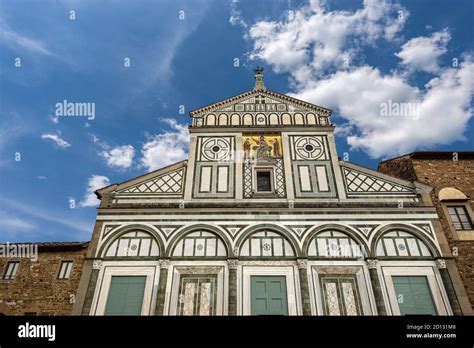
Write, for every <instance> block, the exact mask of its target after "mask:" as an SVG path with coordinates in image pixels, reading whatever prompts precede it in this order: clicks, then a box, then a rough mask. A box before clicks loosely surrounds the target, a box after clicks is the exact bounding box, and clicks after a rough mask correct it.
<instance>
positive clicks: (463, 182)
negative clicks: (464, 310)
mask: <svg viewBox="0 0 474 348" xmlns="http://www.w3.org/2000/svg"><path fill="white" fill-rule="evenodd" d="M420 157H422V158H417V156H416V153H415V155H414V156H411V155H406V156H403V157H399V158H395V159H392V160H388V161H385V162H381V163H380V164H379V171H381V172H383V173H385V174H388V175H394V176H397V177H399V178H402V179H407V180H417V181H420V182H422V183H425V184H428V185H430V186H433V187H434V189H433V191H432V192H431V198H432V200H433V203H434V204H435V206H436V210H437V213H438V215H439V220H440V222H441V225H442V228H443V230H444V232H445V235H446V238H447V240H448V243H449V246H450V248H451V250H453V248H457V254H458V255H457V256H455V261H456V266H457V268H458V270H459V273H460V275H461V279H462V281H463V283H464V287H465V289H466V292H467V295H468V297H469V300H470V302H471V305H474V241H465V240H463V241H459V240H454V237H453V233H452V231H451V228H450V227H449V223H450V219H449V217H448V218H447V217H446V216H445V213H444V211H443V209H442V206H441V204H440V202H439V200H438V193H439V191H440V190H441V189H443V188H445V187H454V188H456V189H458V190H460V191H462V192H463V193H464V194H465V195H466V196H467V197H468V198H469V204H470V206H471V209H474V159H472V158H463V156H462V155H460V157H459V159H458V160H457V161H453V160H452V156H449V155H445V156H439V157H438V158H435V156H433V158H426V157H425V158H423V156H420ZM448 219H449V220H448ZM473 233H474V232H473Z"/></svg>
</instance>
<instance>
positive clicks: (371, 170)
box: [339, 160, 416, 189]
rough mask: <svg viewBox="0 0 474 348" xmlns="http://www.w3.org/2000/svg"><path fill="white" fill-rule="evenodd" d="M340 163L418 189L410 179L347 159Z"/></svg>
mask: <svg viewBox="0 0 474 348" xmlns="http://www.w3.org/2000/svg"><path fill="white" fill-rule="evenodd" d="M339 164H340V165H341V166H342V167H347V168H350V169H354V170H358V171H361V172H369V173H370V174H373V175H374V176H377V177H379V178H381V179H385V180H389V181H393V182H396V183H398V184H400V185H403V186H406V187H409V188H412V189H416V185H415V183H414V182H411V181H408V180H403V179H399V178H397V177H394V176H391V175H387V174H384V173H381V172H378V171H376V170H374V169H371V168H367V167H364V166H361V165H359V164H355V163H352V162H347V161H342V160H339Z"/></svg>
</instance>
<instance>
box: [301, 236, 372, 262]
mask: <svg viewBox="0 0 474 348" xmlns="http://www.w3.org/2000/svg"><path fill="white" fill-rule="evenodd" d="M363 250H364V249H363V248H362V246H361V245H360V244H359V243H357V242H356V241H355V240H354V239H353V238H351V237H350V236H348V235H347V234H345V233H343V232H339V231H325V232H321V233H319V234H317V235H316V236H315V237H314V238H313V240H312V241H311V242H310V243H309V248H308V256H313V257H330V258H339V257H349V258H354V257H357V258H358V257H362V256H363V255H364V251H363Z"/></svg>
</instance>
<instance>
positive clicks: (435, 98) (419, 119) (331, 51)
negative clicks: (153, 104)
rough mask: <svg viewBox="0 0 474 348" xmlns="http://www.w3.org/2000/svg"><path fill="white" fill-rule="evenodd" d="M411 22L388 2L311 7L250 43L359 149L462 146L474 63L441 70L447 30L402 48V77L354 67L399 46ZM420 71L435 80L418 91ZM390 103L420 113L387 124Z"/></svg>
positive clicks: (264, 29) (260, 27)
mask: <svg viewBox="0 0 474 348" xmlns="http://www.w3.org/2000/svg"><path fill="white" fill-rule="evenodd" d="M408 15H409V13H408V12H407V11H406V10H405V9H404V8H403V7H401V6H400V5H398V4H389V3H387V2H384V1H383V2H375V1H372V0H370V1H364V5H363V7H362V9H359V10H356V11H355V12H354V11H352V12H350V11H329V10H328V9H327V7H326V6H325V4H321V3H320V2H318V1H312V2H310V4H309V5H308V6H305V7H302V8H300V9H298V10H297V11H295V12H294V18H293V20H288V19H287V18H285V19H283V20H281V21H279V22H278V21H269V20H263V21H259V22H257V23H256V24H254V25H253V26H251V27H250V29H249V30H248V32H247V33H246V35H245V36H246V37H248V38H250V39H251V40H253V50H252V52H250V53H251V54H250V57H251V58H253V59H261V60H263V61H264V62H266V63H267V64H269V65H271V66H272V68H273V70H274V71H275V72H277V73H278V72H287V73H289V74H290V77H291V80H292V81H294V82H296V83H295V84H294V88H295V92H294V93H293V94H292V95H293V96H294V97H296V98H299V99H303V100H307V101H309V102H312V103H314V104H318V105H321V106H324V107H329V108H332V109H333V110H334V114H335V115H336V114H339V115H340V116H341V118H342V119H343V120H344V121H343V122H342V123H343V124H341V125H338V127H337V128H336V130H337V132H336V134H337V135H338V136H344V137H346V138H347V142H348V144H349V145H350V146H351V148H352V149H360V150H363V151H365V152H367V153H368V154H369V155H370V156H371V157H374V158H380V157H384V156H393V155H399V154H403V153H406V152H410V151H413V150H415V149H417V148H426V147H432V146H436V145H442V144H450V143H452V142H453V141H455V140H462V139H463V132H464V130H465V128H466V125H467V122H468V120H469V118H470V117H471V115H472V110H471V108H470V103H471V100H472V94H473V90H474V87H473V83H474V62H473V60H472V59H471V57H465V58H464V63H462V64H461V65H460V67H459V68H450V67H444V68H440V67H439V66H438V62H437V60H438V58H439V56H440V55H442V54H443V53H444V51H445V50H446V45H447V43H448V41H449V39H450V35H449V31H448V29H445V30H443V31H440V32H437V33H434V34H433V35H431V37H429V38H424V37H418V38H415V39H412V40H410V41H408V42H407V43H406V44H405V45H403V47H402V48H401V51H400V52H399V53H398V54H397V55H398V56H399V57H400V58H401V59H402V61H403V63H404V64H405V65H406V66H409V68H408V69H404V70H403V71H402V72H398V71H397V70H396V69H393V70H391V71H390V72H389V73H383V72H381V70H380V69H379V68H377V67H372V66H368V65H363V64H362V63H360V62H357V61H355V60H354V61H351V60H352V59H353V58H354V57H355V56H354V55H355V53H362V51H361V49H360V47H363V46H364V45H375V44H378V43H376V40H379V41H382V40H386V41H387V40H388V41H390V43H391V44H392V45H393V44H394V43H396V42H398V38H397V37H396V34H397V33H398V32H399V31H400V30H401V29H402V28H403V24H404V22H405V21H406V19H407V17H408ZM371 49H372V48H371ZM344 57H347V58H348V60H349V63H350V64H349V65H348V66H344V64H343V60H344ZM405 65H404V66H405ZM422 65H423V67H422ZM413 68H417V69H421V68H424V69H425V70H426V69H428V70H430V71H436V74H435V77H434V78H433V79H432V80H431V81H429V83H427V84H426V85H425V86H423V87H418V86H417V85H414V84H413V83H412V82H410V81H411V77H412V76H411V73H412V72H414V71H415V69H413ZM389 102H394V103H399V104H398V105H400V103H413V104H412V105H414V106H416V107H417V108H418V110H419V113H416V114H414V115H406V116H403V115H402V116H397V117H395V116H391V117H387V116H382V113H381V107H382V105H383V104H384V103H385V104H388V103H389Z"/></svg>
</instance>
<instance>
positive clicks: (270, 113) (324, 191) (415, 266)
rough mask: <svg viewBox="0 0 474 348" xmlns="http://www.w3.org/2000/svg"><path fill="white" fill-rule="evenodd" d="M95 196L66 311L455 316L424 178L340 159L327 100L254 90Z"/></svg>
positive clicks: (197, 117) (199, 119)
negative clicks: (183, 150) (172, 159)
mask: <svg viewBox="0 0 474 348" xmlns="http://www.w3.org/2000/svg"><path fill="white" fill-rule="evenodd" d="M190 116H191V119H192V121H191V126H190V127H189V132H190V146H189V158H188V159H187V160H184V161H182V162H179V163H175V164H172V165H169V166H167V167H165V168H161V169H158V170H155V171H153V172H150V173H147V174H145V175H142V176H139V177H136V178H133V179H131V180H128V181H125V182H122V183H118V184H113V185H110V186H107V187H104V188H102V189H99V190H98V191H97V192H96V193H97V196H98V197H99V198H100V199H101V204H100V207H99V209H98V215H97V220H96V224H95V227H94V231H93V236H92V240H91V245H90V248H89V251H88V258H87V259H86V261H85V263H84V269H83V274H82V277H81V281H80V285H79V288H78V293H77V301H76V305H75V306H74V310H73V314H82V315H125V314H129V315H262V314H274V315H373V314H374V315H376V314H378V315H398V314H412V313H418V314H420V313H421V314H440V315H451V314H453V313H454V314H461V310H460V306H459V302H458V299H457V297H456V293H455V291H454V289H453V284H452V282H451V278H452V277H453V274H454V273H456V272H457V270H456V269H455V268H446V260H445V259H446V257H445V256H443V255H442V251H441V248H440V242H439V237H440V236H444V234H443V231H442V230H441V229H440V228H439V224H437V223H436V222H437V215H436V209H435V208H434V207H433V206H432V205H431V203H430V196H429V192H430V191H431V189H432V188H431V187H429V186H428V185H425V184H421V183H419V182H412V181H408V180H402V179H398V178H394V177H391V176H388V175H385V174H382V173H380V172H377V171H374V170H370V169H367V168H364V167H361V166H359V165H357V164H354V163H349V162H344V161H341V160H339V159H338V156H337V151H336V146H335V141H334V126H333V125H332V124H331V121H330V116H331V110H329V109H326V108H324V107H320V106H317V105H313V104H310V103H307V102H305V101H302V100H297V99H295V98H292V97H289V96H287V95H283V94H280V93H276V92H272V91H269V90H267V89H266V87H265V85H264V83H263V74H262V69H259V68H257V69H255V86H254V87H253V89H252V90H250V91H247V92H244V93H242V94H239V95H236V96H233V97H230V98H228V99H225V100H222V101H219V102H216V103H213V104H210V105H207V106H204V107H202V108H199V109H196V110H193V111H191V112H190Z"/></svg>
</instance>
